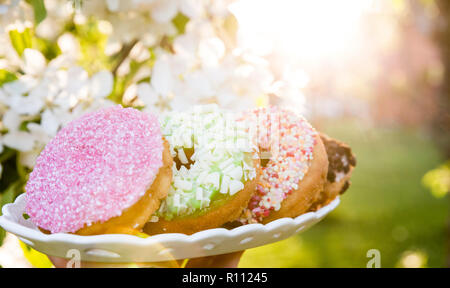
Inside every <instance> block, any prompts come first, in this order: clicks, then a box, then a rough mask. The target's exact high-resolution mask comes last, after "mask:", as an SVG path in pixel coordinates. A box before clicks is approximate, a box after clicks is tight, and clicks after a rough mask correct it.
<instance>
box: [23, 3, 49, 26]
mask: <svg viewBox="0 0 450 288" xmlns="http://www.w3.org/2000/svg"><path fill="white" fill-rule="evenodd" d="M26 2H27V3H28V4H30V5H31V6H33V12H34V22H35V23H36V25H38V24H39V23H41V22H42V21H43V20H44V19H45V17H47V9H45V4H44V0H26Z"/></svg>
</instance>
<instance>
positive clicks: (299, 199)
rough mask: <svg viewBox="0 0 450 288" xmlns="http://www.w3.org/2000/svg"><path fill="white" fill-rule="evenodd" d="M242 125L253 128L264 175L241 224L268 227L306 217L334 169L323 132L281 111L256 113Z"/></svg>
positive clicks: (260, 111) (274, 108)
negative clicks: (329, 162) (287, 220)
mask: <svg viewBox="0 0 450 288" xmlns="http://www.w3.org/2000/svg"><path fill="white" fill-rule="evenodd" d="M242 120H243V121H246V122H247V123H250V125H253V128H252V131H254V132H255V133H256V135H252V136H253V137H252V138H253V139H255V140H256V142H257V143H256V144H257V145H258V147H259V149H260V156H261V159H262V163H261V164H262V167H261V169H262V173H261V176H260V178H259V181H258V183H257V185H256V193H255V194H254V196H253V197H252V199H251V200H250V202H249V205H248V207H247V209H246V210H245V211H244V213H243V214H242V216H241V219H240V221H241V222H243V223H255V222H262V223H267V222H270V221H272V220H274V219H278V218H281V217H295V216H298V215H300V214H302V213H304V212H306V210H307V209H308V208H309V207H310V206H311V205H312V203H313V202H314V200H315V199H316V198H317V197H318V195H319V193H320V191H321V190H322V189H323V185H324V182H325V177H326V175H327V169H328V160H327V154H326V151H325V149H324V147H323V143H322V141H321V140H320V137H319V136H318V133H317V132H316V131H315V129H314V128H312V127H311V125H310V124H309V123H308V122H307V121H306V120H305V119H304V118H303V117H301V116H299V115H298V114H296V113H294V112H293V111H290V110H287V109H283V108H279V107H276V106H272V107H268V108H259V109H255V110H253V111H251V112H249V113H247V114H246V115H245V116H244V117H243V119H242Z"/></svg>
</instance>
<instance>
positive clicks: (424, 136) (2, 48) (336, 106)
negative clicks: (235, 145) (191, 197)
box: [0, 0, 450, 267]
mask: <svg viewBox="0 0 450 288" xmlns="http://www.w3.org/2000/svg"><path fill="white" fill-rule="evenodd" d="M449 25H450V2H449V1H446V0H378V1H377V0H341V1H334V0H315V1H312V0H311V1H306V0H298V1H286V0H281V1H275V0H237V1H228V0H220V1H208V0H164V1H163V0H133V1H123V0H90V1H64V0H45V1H43V0H26V1H20V0H6V1H4V0H3V1H0V27H1V29H0V113H1V118H0V119H1V125H0V126H1V127H0V132H1V136H0V143H1V145H0V148H1V149H0V151H1V154H0V163H1V173H2V174H1V179H0V190H1V192H0V197H1V198H0V199H1V205H4V204H6V203H9V202H11V201H13V200H14V198H15V197H17V195H19V194H20V193H23V186H24V183H25V182H26V179H27V175H28V173H29V172H30V171H31V169H32V168H33V165H34V161H35V158H36V156H37V155H38V154H39V152H40V151H41V149H42V148H43V147H44V146H45V143H47V142H48V140H49V139H51V137H53V136H54V135H55V133H56V132H57V131H58V129H59V128H60V127H62V126H63V125H65V123H67V122H68V121H70V120H71V119H74V118H76V117H79V116H80V115H81V114H83V113H85V112H87V111H91V110H94V109H99V108H100V107H105V106H108V105H113V104H114V103H121V104H123V105H125V106H133V107H136V108H139V109H142V110H143V111H152V112H156V113H159V112H161V111H165V110H179V109H183V108H184V107H186V105H193V104H196V103H211V102H216V103H218V104H219V105H220V106H222V107H224V108H226V109H233V110H245V109H249V108H252V107H256V106H264V105H269V104H276V105H284V106H289V107H291V108H294V109H296V110H298V111H300V112H302V113H303V114H304V115H305V117H306V118H307V119H308V120H309V121H310V122H312V123H313V125H314V126H315V127H316V128H317V129H318V130H320V131H322V132H325V133H327V134H329V135H330V136H332V137H334V138H337V139H339V140H342V141H344V142H346V143H348V144H349V145H350V146H351V147H352V149H353V152H354V153H355V154H356V157H357V161H358V163H357V167H356V169H355V171H354V174H353V177H352V184H351V187H350V189H349V190H348V191H347V192H346V193H345V194H344V195H343V196H342V198H341V204H340V206H339V207H338V208H337V209H336V210H335V211H333V212H332V213H331V214H330V215H328V216H327V217H326V219H324V220H323V221H322V222H321V223H319V224H318V225H316V226H314V227H312V228H311V229H310V230H308V231H307V232H304V233H302V234H300V235H297V236H294V237H291V238H289V239H287V240H284V241H281V242H277V243H274V244H272V245H267V246H264V247H259V248H255V249H251V250H248V251H246V252H245V253H244V256H243V257H242V260H241V262H240V267H366V265H367V262H368V261H369V260H370V259H369V258H368V257H367V251H369V250H370V249H378V250H379V251H380V255H381V266H382V267H450V224H449V204H450V203H449V195H448V192H449V188H450V162H449V159H450V140H449V135H450V133H449V132H450V131H449V130H450V116H449V111H450V26H449ZM0 243H1V244H2V246H1V247H0V265H2V266H3V267H17V266H18V267H32V266H35V267H49V266H51V264H50V263H49V262H48V260H47V259H46V258H45V257H43V256H42V255H40V254H39V253H37V252H35V251H33V250H31V249H30V248H29V247H26V245H24V244H21V243H19V241H18V240H17V238H15V236H13V235H10V234H7V233H5V232H4V231H3V230H1V228H0Z"/></svg>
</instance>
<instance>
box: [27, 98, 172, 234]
mask: <svg viewBox="0 0 450 288" xmlns="http://www.w3.org/2000/svg"><path fill="white" fill-rule="evenodd" d="M163 150H164V145H163V139H162V135H161V131H160V127H159V123H158V120H157V118H156V117H155V116H153V115H148V114H144V113H142V112H140V111H138V110H135V109H132V108H122V107H121V106H115V107H112V108H107V109H104V110H100V111H97V112H93V113H89V114H86V115H84V116H82V117H81V118H79V119H77V120H75V121H73V122H71V123H69V124H68V125H67V126H65V127H64V128H62V129H61V130H60V131H59V133H58V134H57V135H56V137H55V138H53V139H52V140H51V141H50V142H49V143H48V144H47V146H46V147H45V149H44V150H43V151H42V153H41V154H40V156H39V157H38V159H37V162H36V165H35V167H34V170H33V171H32V172H31V174H30V177H29V180H28V183H27V185H26V187H25V190H26V199H27V204H26V213H27V214H28V215H29V216H30V218H31V220H32V221H33V223H35V224H36V225H37V226H39V227H40V228H41V229H44V230H47V231H49V232H51V233H58V232H70V233H74V232H76V231H78V230H80V229H81V228H83V227H89V226H91V225H93V224H94V223H103V222H105V221H108V220H109V219H111V218H113V217H118V216H120V215H121V214H122V213H123V211H124V210H126V209H128V208H130V207H132V206H133V205H134V204H135V203H137V202H138V201H139V200H140V198H142V197H143V196H144V195H145V194H146V191H147V190H148V189H149V188H150V187H151V185H152V183H153V182H154V181H155V179H156V178H157V175H158V172H159V169H160V168H161V167H162V166H163ZM169 183H170V182H169ZM156 209H157V207H156V208H155V210H156ZM150 214H151V213H150ZM144 222H145V221H144Z"/></svg>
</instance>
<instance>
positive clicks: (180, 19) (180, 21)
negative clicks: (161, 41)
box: [172, 13, 189, 34]
mask: <svg viewBox="0 0 450 288" xmlns="http://www.w3.org/2000/svg"><path fill="white" fill-rule="evenodd" d="M188 22H189V17H187V16H186V15H184V14H183V13H178V14H177V15H176V16H175V17H174V18H173V19H172V24H173V25H174V26H175V28H177V32H178V34H183V33H184V31H185V29H186V24H187V23H188Z"/></svg>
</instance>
